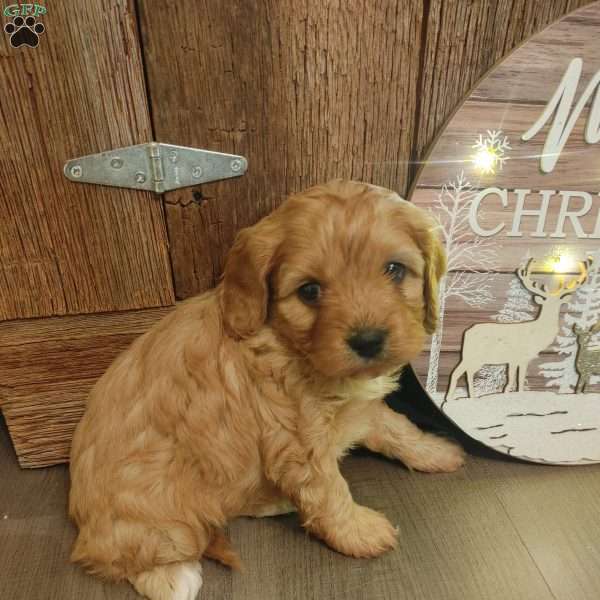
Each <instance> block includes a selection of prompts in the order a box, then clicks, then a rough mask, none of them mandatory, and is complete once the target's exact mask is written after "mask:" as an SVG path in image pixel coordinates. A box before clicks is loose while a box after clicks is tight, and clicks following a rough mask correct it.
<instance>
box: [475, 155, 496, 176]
mask: <svg viewBox="0 0 600 600" xmlns="http://www.w3.org/2000/svg"><path fill="white" fill-rule="evenodd" d="M497 162H498V155H497V154H496V152H494V150H492V149H491V148H482V149H481V150H479V152H477V153H476V154H475V155H474V156H473V164H474V165H475V168H476V169H477V170H478V171H479V172H480V173H482V174H486V175H487V174H492V175H493V174H494V173H495V172H496V163H497Z"/></svg>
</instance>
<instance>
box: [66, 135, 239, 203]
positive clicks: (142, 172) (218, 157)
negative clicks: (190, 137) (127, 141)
mask: <svg viewBox="0 0 600 600" xmlns="http://www.w3.org/2000/svg"><path fill="white" fill-rule="evenodd" d="M247 168H248V161H247V160H246V159H245V158H244V157H243V156H237V155H235V154H222V153H221V152H210V151H209V150H201V149H199V148H186V147H185V146H173V145H172V144H159V143H157V142H149V143H148V144H138V145H137V146H126V147H125V148H117V149H116V150H109V151H108V152H101V153H100V154H89V155H88V156H82V157H80V158H74V159H72V160H69V161H67V162H66V163H65V166H64V173H65V175H66V177H67V178H68V179H70V180H71V181H78V182H82V183H97V184H100V185H112V186H116V187H124V188H133V189H135V190H150V191H152V192H156V193H157V194H162V193H163V192H168V191H169V190H176V189H177V188H182V187H186V186H189V185H196V184H199V183H206V182H208V181H217V180H218V179H227V178H229V177H239V176H240V175H243V174H244V173H245V172H246V169H247Z"/></svg>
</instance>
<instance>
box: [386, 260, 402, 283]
mask: <svg viewBox="0 0 600 600" xmlns="http://www.w3.org/2000/svg"><path fill="white" fill-rule="evenodd" d="M385 274H386V275H388V276H389V277H390V278H391V279H392V281H395V282H396V283H399V282H400V281H402V280H403V279H404V276H405V275H406V267H405V266H404V265H403V264H402V263H398V262H391V263H388V264H387V265H386V266H385Z"/></svg>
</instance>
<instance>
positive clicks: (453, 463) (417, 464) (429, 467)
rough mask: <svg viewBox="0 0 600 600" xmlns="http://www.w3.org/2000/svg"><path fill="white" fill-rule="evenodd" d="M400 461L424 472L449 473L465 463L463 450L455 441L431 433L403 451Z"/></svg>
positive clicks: (424, 435) (425, 434)
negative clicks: (406, 450)
mask: <svg viewBox="0 0 600 600" xmlns="http://www.w3.org/2000/svg"><path fill="white" fill-rule="evenodd" d="M402 462H404V464H405V465H406V466H407V467H409V468H410V469H416V470H417V471H424V472H425V473H451V472H453V471H456V470H458V469H460V467H462V466H463V465H464V463H465V451H464V450H463V449H462V448H461V447H460V446H459V445H458V444H457V443H456V442H452V441H450V440H447V439H446V438H443V437H439V436H437V435H434V434H432V433H424V434H423V437H422V438H421V439H419V441H418V442H417V443H415V445H414V446H413V447H412V448H411V449H410V451H409V452H406V453H403V456H402Z"/></svg>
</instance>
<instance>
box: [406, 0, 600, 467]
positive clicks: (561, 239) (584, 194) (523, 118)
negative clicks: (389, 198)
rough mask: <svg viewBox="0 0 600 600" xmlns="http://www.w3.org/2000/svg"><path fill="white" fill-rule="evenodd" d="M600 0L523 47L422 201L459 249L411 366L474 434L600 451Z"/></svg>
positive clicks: (454, 136)
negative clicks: (434, 319) (423, 346)
mask: <svg viewBox="0 0 600 600" xmlns="http://www.w3.org/2000/svg"><path fill="white" fill-rule="evenodd" d="M599 39H600V2H596V3H593V4H591V5H589V6H588V7H586V8H583V9H580V10H578V11H575V12H573V13H571V14H570V15H568V16H567V17H565V18H564V19H563V20H561V21H559V22H558V23H556V24H554V25H552V26H550V27H549V28H548V29H546V30H545V31H543V32H542V33H541V34H538V35H536V36H534V37H533V38H532V39H531V40H530V41H529V42H527V43H526V44H524V45H523V46H521V47H520V48H519V49H518V50H516V51H515V52H513V53H512V54H511V55H510V56H509V57H508V58H507V59H506V60H504V61H503V62H502V63H501V64H500V65H499V66H497V67H495V68H494V69H493V70H492V71H491V72H490V73H489V74H488V76H487V77H485V78H484V79H483V80H482V81H481V82H480V83H479V84H478V86H477V87H476V88H475V89H474V90H473V91H472V93H471V94H470V96H469V97H468V99H467V100H466V101H465V103H464V104H463V105H462V106H461V107H460V108H459V110H458V111H457V112H456V114H455V115H454V117H452V119H451V120H450V121H449V123H448V125H447V126H446V129H445V130H444V131H443V132H442V134H441V135H440V137H439V138H438V139H437V141H436V142H435V143H434V145H433V149H432V151H431V152H430V154H429V156H428V158H427V160H426V161H425V164H424V166H423V168H422V170H421V172H420V174H419V176H418V178H417V182H416V185H415V187H414V189H413V191H412V194H411V200H412V201H413V202H414V203H415V204H417V205H419V206H421V207H424V208H426V209H427V210H428V211H430V212H431V214H432V215H433V216H434V217H435V219H436V221H437V223H438V225H439V230H440V235H441V237H442V238H443V241H444V243H445V247H446V252H447V255H448V268H449V270H448V274H447V276H446V277H445V279H444V280H443V281H442V282H441V286H440V306H441V318H440V324H439V329H438V331H437V332H436V334H435V335H434V336H432V338H431V343H430V345H429V349H428V351H427V352H426V353H424V354H423V355H422V357H421V358H420V359H419V360H418V361H417V362H416V363H415V364H414V365H413V367H414V369H415V372H416V373H417V376H418V377H419V379H420V380H421V382H422V384H423V386H424V387H425V388H426V390H427V392H428V393H429V395H430V397H431V398H432V400H433V401H434V402H435V403H436V404H437V405H438V406H439V407H440V408H441V409H442V410H443V411H444V413H445V414H446V415H447V416H448V417H449V418H450V419H452V420H453V421H454V422H455V423H457V424H458V425H459V426H460V427H461V428H462V429H463V430H464V431H465V432H466V433H468V434H469V435H470V436H472V437H474V438H476V439H478V440H480V441H481V442H483V443H484V444H486V445H488V446H491V447H493V448H495V449H496V450H499V451H501V452H505V453H506V454H510V455H513V456H516V457H519V458H522V459H525V460H531V461H534V462H543V463H554V464H588V463H591V462H600V44H599V43H598V40H599Z"/></svg>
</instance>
